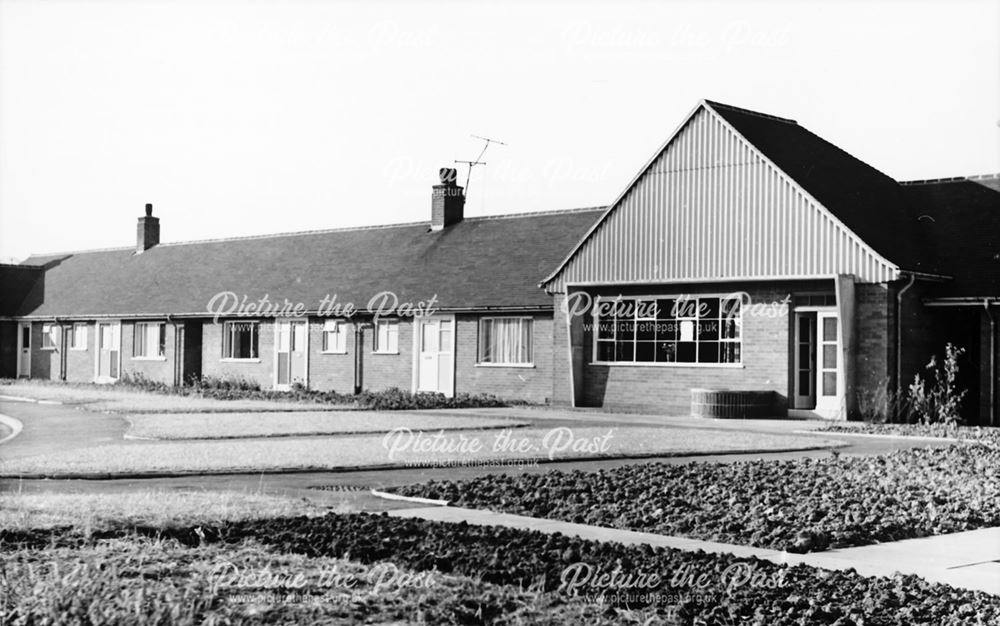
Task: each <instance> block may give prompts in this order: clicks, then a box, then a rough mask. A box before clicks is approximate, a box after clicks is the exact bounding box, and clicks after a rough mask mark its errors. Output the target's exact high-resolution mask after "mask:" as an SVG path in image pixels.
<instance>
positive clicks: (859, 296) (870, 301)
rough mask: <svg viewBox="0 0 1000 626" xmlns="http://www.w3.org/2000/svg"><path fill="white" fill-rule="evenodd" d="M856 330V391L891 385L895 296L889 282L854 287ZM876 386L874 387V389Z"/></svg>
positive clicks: (862, 391)
mask: <svg viewBox="0 0 1000 626" xmlns="http://www.w3.org/2000/svg"><path fill="white" fill-rule="evenodd" d="M854 297H855V303H856V315H857V319H856V323H855V327H854V330H855V333H857V341H856V344H855V346H856V349H857V352H856V355H855V363H854V365H855V367H856V368H857V369H856V375H855V379H854V380H855V381H856V388H857V393H859V394H865V393H870V392H872V391H874V390H875V389H874V388H877V387H879V386H881V385H891V384H892V380H893V378H894V373H893V363H895V358H896V357H895V355H894V354H893V345H894V343H893V341H894V339H893V334H892V333H893V332H894V322H893V317H894V315H895V313H894V311H893V306H894V303H895V301H894V299H893V298H894V296H893V292H892V290H891V289H890V288H889V285H887V284H886V283H880V284H858V285H856V286H855V288H854ZM873 387H874V388H873Z"/></svg>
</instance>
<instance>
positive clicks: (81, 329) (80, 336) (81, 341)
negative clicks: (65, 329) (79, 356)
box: [69, 322, 90, 352]
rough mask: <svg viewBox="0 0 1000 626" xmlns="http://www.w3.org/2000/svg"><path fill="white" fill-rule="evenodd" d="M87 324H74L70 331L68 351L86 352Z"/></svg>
mask: <svg viewBox="0 0 1000 626" xmlns="http://www.w3.org/2000/svg"><path fill="white" fill-rule="evenodd" d="M88 326H90V324H88V323H87V322H74V323H73V327H72V329H70V335H69V337H70V339H69V349H70V350H75V351H77V352H86V351H87V327H88Z"/></svg>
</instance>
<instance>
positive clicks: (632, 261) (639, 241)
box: [546, 104, 896, 293]
mask: <svg viewBox="0 0 1000 626" xmlns="http://www.w3.org/2000/svg"><path fill="white" fill-rule="evenodd" d="M838 274H853V275H855V276H857V279H858V280H859V281H861V282H872V283H879V282H886V281H890V280H893V279H894V278H895V277H896V276H895V274H896V268H895V266H893V265H892V264H891V263H889V262H888V261H886V260H885V259H884V258H882V257H881V256H880V255H879V254H877V253H876V252H874V251H873V250H872V249H871V248H870V247H868V246H867V245H866V244H865V243H864V242H862V241H861V240H860V239H859V238H858V237H857V236H856V235H855V234H854V233H853V232H851V231H850V230H848V229H847V228H846V227H845V226H844V225H843V224H842V223H840V222H839V220H837V219H836V218H834V217H833V215H832V214H831V213H830V212H829V211H827V210H826V209H825V208H823V207H822V206H820V205H819V204H818V203H817V202H815V201H814V200H813V199H812V198H811V197H810V196H809V195H808V194H807V193H805V192H804V191H803V190H802V189H801V188H800V187H799V186H798V185H797V184H796V183H795V182H793V181H792V180H791V179H790V178H789V177H788V176H787V175H785V174H784V173H783V172H781V171H780V170H779V169H778V168H777V167H775V166H774V165H772V164H771V163H770V162H769V161H768V160H767V159H766V158H765V157H763V156H762V155H761V153H760V152H759V151H758V150H757V149H756V148H754V147H753V146H752V145H750V144H749V143H748V142H747V141H746V140H744V139H743V138H742V137H741V136H740V135H739V134H738V133H737V132H736V131H735V130H734V129H733V128H732V127H731V126H730V125H729V124H728V123H727V122H726V121H725V120H723V119H722V118H721V117H720V116H719V115H718V114H716V113H715V112H714V111H712V110H711V108H710V107H709V105H707V104H702V105H700V106H699V107H698V108H697V109H696V110H695V112H694V113H693V114H692V115H691V116H690V117H689V118H688V120H687V122H685V123H684V124H683V125H682V127H681V128H680V129H679V130H678V132H677V133H676V134H675V135H674V136H673V138H671V140H670V141H669V142H668V143H667V145H666V146H665V147H664V148H663V150H661V152H660V153H659V154H658V156H657V157H655V158H654V159H653V161H652V162H651V163H650V164H649V166H648V167H647V168H646V169H645V170H644V171H643V172H642V174H641V175H640V176H639V177H638V178H637V179H636V180H635V181H634V182H633V184H632V185H631V186H630V187H629V189H628V190H627V191H626V192H625V193H624V194H623V195H622V196H621V198H619V200H618V201H617V202H616V203H615V204H614V205H613V206H612V207H611V209H610V211H609V213H608V214H606V216H605V218H604V219H603V220H602V221H601V222H599V224H598V225H597V226H596V227H595V228H594V230H593V231H592V232H591V233H590V235H588V237H587V238H586V240H585V241H584V242H583V243H582V244H581V245H580V246H579V247H578V248H577V250H576V251H575V252H574V253H573V255H572V256H571V257H570V258H569V259H568V260H567V261H566V263H565V264H564V265H563V267H562V268H561V269H560V271H559V272H557V273H556V274H555V275H554V276H553V277H551V280H550V281H549V282H548V283H547V285H546V287H547V288H548V290H549V291H551V292H558V293H565V289H566V286H567V285H579V286H583V285H593V284H605V285H606V284H616V283H632V284H635V283H660V284H662V283H670V282H696V281H702V280H704V281H718V280H735V279H789V278H813V277H832V276H835V275H838Z"/></svg>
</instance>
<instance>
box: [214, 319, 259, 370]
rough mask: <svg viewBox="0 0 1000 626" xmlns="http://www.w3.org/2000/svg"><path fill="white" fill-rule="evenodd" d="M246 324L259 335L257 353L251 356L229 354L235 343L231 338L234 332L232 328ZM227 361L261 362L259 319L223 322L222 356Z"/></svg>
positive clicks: (222, 359)
mask: <svg viewBox="0 0 1000 626" xmlns="http://www.w3.org/2000/svg"><path fill="white" fill-rule="evenodd" d="M240 324H246V325H247V326H248V327H252V328H253V329H254V330H253V332H254V334H255V335H256V337H257V346H256V354H255V355H254V356H249V357H238V356H229V354H230V353H232V348H233V345H234V343H233V342H232V340H231V335H232V332H231V331H230V328H233V327H234V325H236V326H235V328H239V326H238V325H240ZM220 360H221V361H223V362H226V363H260V321H259V320H227V321H224V322H222V358H221V359H220Z"/></svg>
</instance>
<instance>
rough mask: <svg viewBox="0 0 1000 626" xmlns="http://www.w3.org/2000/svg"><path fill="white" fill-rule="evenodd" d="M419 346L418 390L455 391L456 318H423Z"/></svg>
mask: <svg viewBox="0 0 1000 626" xmlns="http://www.w3.org/2000/svg"><path fill="white" fill-rule="evenodd" d="M418 325H419V326H420V334H419V336H418V346H417V347H418V350H417V391H436V392H439V393H443V394H445V395H449V396H450V395H452V393H453V392H454V388H455V384H454V383H455V380H454V371H455V348H454V343H455V341H454V333H455V321H454V320H453V319H447V318H437V317H434V318H429V319H424V320H420V321H419V322H418Z"/></svg>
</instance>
